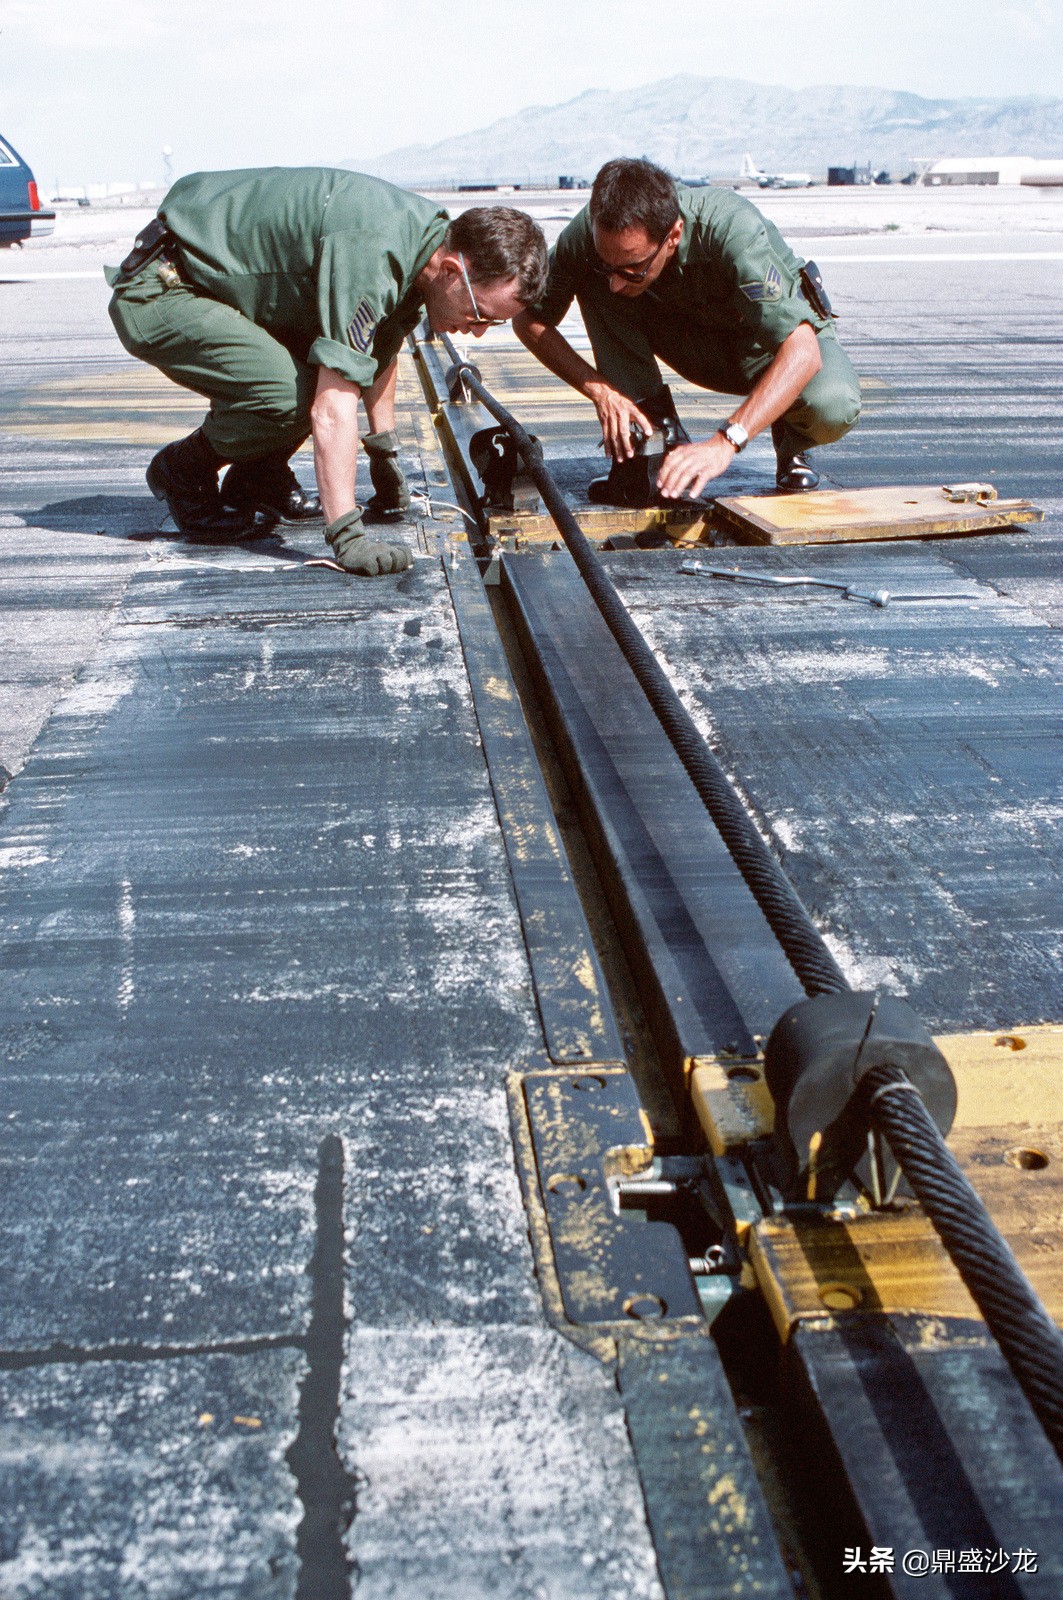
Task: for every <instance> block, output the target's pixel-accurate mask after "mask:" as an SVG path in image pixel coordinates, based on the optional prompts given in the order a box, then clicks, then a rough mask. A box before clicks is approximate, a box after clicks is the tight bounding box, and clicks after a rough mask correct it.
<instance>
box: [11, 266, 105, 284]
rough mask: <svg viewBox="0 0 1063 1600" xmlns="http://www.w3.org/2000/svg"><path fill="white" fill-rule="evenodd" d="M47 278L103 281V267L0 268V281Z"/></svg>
mask: <svg viewBox="0 0 1063 1600" xmlns="http://www.w3.org/2000/svg"><path fill="white" fill-rule="evenodd" d="M48 278H99V280H100V282H101V283H102V282H103V268H102V267H97V268H96V271H95V272H4V271H3V270H0V283H38V282H43V281H44V280H46V279H48Z"/></svg>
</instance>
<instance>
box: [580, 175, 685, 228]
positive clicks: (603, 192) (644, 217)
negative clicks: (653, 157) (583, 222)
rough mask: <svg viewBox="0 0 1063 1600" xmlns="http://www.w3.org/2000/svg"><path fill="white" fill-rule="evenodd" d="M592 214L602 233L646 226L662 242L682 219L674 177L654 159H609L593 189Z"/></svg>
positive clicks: (595, 225) (592, 222) (593, 220)
mask: <svg viewBox="0 0 1063 1600" xmlns="http://www.w3.org/2000/svg"><path fill="white" fill-rule="evenodd" d="M590 213H591V226H592V227H594V228H600V229H601V230H602V232H603V233H622V232H623V231H624V229H625V228H643V229H645V232H646V235H647V237H648V238H650V239H652V240H653V242H654V244H661V243H662V242H663V240H664V239H665V237H666V235H667V234H668V233H670V232H671V230H672V228H674V227H675V224H676V222H677V221H678V219H679V196H678V194H677V193H676V187H675V180H674V179H673V178H671V177H669V175H668V173H667V172H665V171H664V169H663V168H662V167H655V166H654V164H653V162H652V161H633V160H628V159H626V158H623V157H621V158H620V159H619V160H617V161H607V162H606V163H605V166H604V167H603V168H602V169H601V171H600V172H599V174H598V176H597V177H596V178H595V180H594V186H593V188H592V189H591V204H590Z"/></svg>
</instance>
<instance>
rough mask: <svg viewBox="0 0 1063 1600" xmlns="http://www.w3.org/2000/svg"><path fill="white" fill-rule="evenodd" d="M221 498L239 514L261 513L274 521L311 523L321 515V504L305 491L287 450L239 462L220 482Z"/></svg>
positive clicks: (309, 491) (314, 496)
mask: <svg viewBox="0 0 1063 1600" xmlns="http://www.w3.org/2000/svg"><path fill="white" fill-rule="evenodd" d="M221 497H222V500H223V501H224V502H225V504H226V505H227V506H233V507H234V508H235V509H236V510H238V511H261V512H263V513H264V514H265V515H266V516H270V517H272V518H273V520H274V521H276V520H277V518H278V517H279V518H280V520H281V521H282V522H311V521H313V519H314V518H315V517H320V516H321V501H320V500H319V499H318V496H317V495H316V494H314V493H313V492H312V491H311V490H307V489H304V488H303V486H302V484H301V483H300V482H299V479H298V478H297V477H296V476H295V473H294V472H293V471H292V469H291V467H290V466H289V465H288V456H287V454H286V453H285V452H284V451H281V450H275V451H274V452H273V454H272V455H268V456H259V457H258V458H257V460H255V461H237V462H236V463H235V464H234V465H233V466H231V467H230V468H229V470H228V472H227V473H226V474H225V476H224V478H223V479H222V480H221Z"/></svg>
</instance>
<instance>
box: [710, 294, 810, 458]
mask: <svg viewBox="0 0 1063 1600" xmlns="http://www.w3.org/2000/svg"><path fill="white" fill-rule="evenodd" d="M822 365H823V357H822V356H821V355H820V353H819V340H818V339H817V338H816V330H815V329H814V328H813V327H812V326H811V325H810V324H809V323H807V322H802V323H801V324H800V325H799V326H798V327H796V328H795V329H794V331H793V333H791V334H789V335H788V336H787V338H786V339H784V340H783V342H782V344H781V345H780V346H779V348H778V350H777V351H776V352H775V358H774V360H773V361H772V363H771V365H770V366H769V367H768V368H767V369H766V371H765V372H763V373H762V374H761V376H760V377H759V378H758V379H757V382H756V383H755V384H754V385H753V387H752V389H751V390H750V391H749V393H748V394H747V395H746V397H745V399H744V400H743V401H742V404H741V405H740V406H739V407H738V408H737V410H735V411H732V412H731V421H732V422H737V423H739V424H740V426H741V427H743V428H744V429H745V430H746V432H747V433H748V434H749V436H750V438H752V437H753V435H754V434H755V433H760V432H761V430H762V429H764V428H766V427H768V426H769V424H770V423H772V422H774V421H775V420H776V419H777V418H778V417H781V416H782V414H783V412H784V411H788V410H789V409H790V407H791V406H792V405H793V403H794V401H795V400H796V399H797V397H798V395H799V394H800V393H801V391H802V389H803V388H804V387H805V385H806V383H808V382H809V381H810V380H811V379H812V378H814V377H815V375H816V373H817V372H818V371H819V369H820V367H822Z"/></svg>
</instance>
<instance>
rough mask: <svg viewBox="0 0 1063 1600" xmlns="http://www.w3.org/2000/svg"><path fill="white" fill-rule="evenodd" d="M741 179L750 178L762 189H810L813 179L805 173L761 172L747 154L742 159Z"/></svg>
mask: <svg viewBox="0 0 1063 1600" xmlns="http://www.w3.org/2000/svg"><path fill="white" fill-rule="evenodd" d="M739 177H741V178H750V179H752V181H753V182H754V183H756V184H759V185H760V187H761V188H762V189H811V187H812V185H813V183H814V182H815V179H814V178H813V177H812V176H811V175H810V174H809V173H807V172H761V170H760V168H759V167H758V166H757V164H756V162H755V161H754V160H753V157H752V156H751V155H749V153H748V152H747V153H746V154H745V155H744V156H743V157H742V170H741V172H740V173H739Z"/></svg>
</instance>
